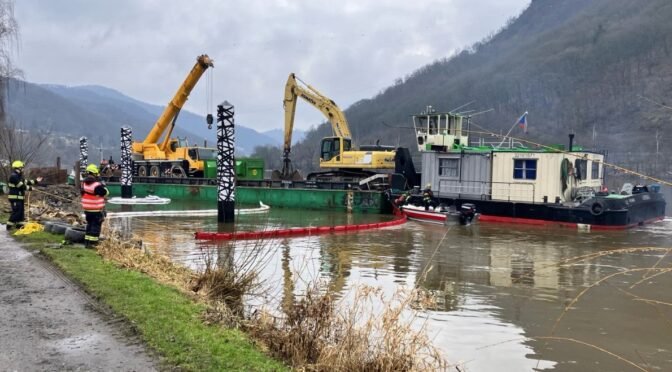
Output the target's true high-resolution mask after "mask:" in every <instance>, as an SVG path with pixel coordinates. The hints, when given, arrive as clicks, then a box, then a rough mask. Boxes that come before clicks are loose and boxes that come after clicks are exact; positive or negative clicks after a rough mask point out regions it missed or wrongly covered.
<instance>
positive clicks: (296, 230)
mask: <svg viewBox="0 0 672 372" xmlns="http://www.w3.org/2000/svg"><path fill="white" fill-rule="evenodd" d="M395 215H397V216H398V218H397V219H395V220H392V221H385V222H376V223H363V224H359V225H338V226H311V227H291V228H288V229H278V230H261V231H236V232H232V233H216V232H203V231H199V232H196V233H194V237H195V238H196V239H200V240H248V239H278V238H285V237H290V236H291V237H296V236H309V235H318V234H330V233H335V232H356V231H362V230H372V229H380V228H383V227H390V226H396V225H401V224H403V223H404V222H406V215H398V214H397V213H395Z"/></svg>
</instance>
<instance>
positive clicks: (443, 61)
mask: <svg viewBox="0 0 672 372" xmlns="http://www.w3.org/2000/svg"><path fill="white" fill-rule="evenodd" d="M670 19H672V1H670V0H645V1H632V0H534V1H532V3H531V4H530V5H529V7H528V8H527V9H526V10H525V11H524V12H523V13H522V14H520V15H519V16H518V17H517V18H515V19H512V21H510V22H509V23H508V24H507V25H506V26H505V27H504V28H502V30H500V31H499V32H498V33H496V34H494V35H493V36H492V37H490V38H488V39H486V40H484V41H482V42H480V43H477V44H475V45H473V46H471V47H469V48H466V49H465V50H464V51H462V52H461V53H458V54H457V55H455V56H452V57H450V58H445V56H436V61H435V62H434V63H432V64H430V65H427V66H425V67H423V68H421V69H419V70H417V71H415V72H413V73H411V74H410V75H408V76H406V77H403V78H400V79H399V81H398V83H397V84H396V85H394V86H390V87H388V88H387V89H385V90H384V91H383V92H381V93H380V94H379V95H378V96H376V97H374V98H372V99H365V100H362V101H359V102H357V103H356V104H354V105H352V106H351V107H349V108H348V109H347V110H346V111H345V113H346V116H347V118H348V121H349V123H350V126H351V129H352V132H353V138H354V140H355V141H356V142H357V143H358V144H368V143H373V142H375V141H376V140H377V139H380V140H381V143H386V144H394V145H397V144H399V142H400V143H401V145H405V146H409V147H411V148H412V147H414V146H413V144H414V142H413V135H412V132H411V131H410V130H408V129H391V128H390V126H386V125H384V124H383V123H388V124H389V125H397V126H398V125H406V126H409V125H410V124H411V122H410V117H409V116H410V115H412V114H414V113H418V112H420V111H421V110H422V109H423V108H424V107H425V106H427V105H432V106H434V108H436V109H437V110H450V109H453V108H456V107H458V106H460V105H462V104H465V103H467V102H470V101H475V103H474V104H472V105H471V106H469V109H475V110H477V111H480V110H486V109H491V108H492V109H494V110H493V111H491V112H489V113H487V114H483V115H479V116H477V117H475V118H474V121H475V122H476V123H477V124H479V125H481V126H483V127H485V128H488V129H490V130H492V131H494V132H500V131H503V132H506V131H507V130H508V129H509V128H510V127H511V125H512V124H513V123H515V121H516V119H517V118H518V117H519V116H520V115H521V114H522V113H523V112H525V111H529V116H528V122H529V132H528V134H526V135H523V134H522V133H520V132H515V133H514V135H518V136H523V137H525V138H529V139H532V140H538V141H541V142H543V143H566V142H567V134H568V133H569V132H574V133H576V135H577V140H578V143H579V144H581V145H583V146H584V147H586V148H598V149H606V150H608V151H609V152H610V154H611V156H612V159H614V158H617V159H619V160H622V156H619V155H622V154H626V153H628V152H632V154H630V156H629V158H630V159H633V158H636V157H637V156H639V155H642V156H646V157H651V156H653V155H654V154H655V151H656V138H657V139H658V143H659V144H660V149H659V152H660V154H659V157H660V158H662V159H665V158H666V157H669V155H670V154H671V153H672V151H671V150H670V149H669V146H663V144H668V143H669V142H670V140H671V139H672V134H670V132H672V120H671V118H672V111H671V110H670V109H666V108H664V107H662V106H660V105H656V104H654V103H652V102H651V101H649V100H647V99H644V98H642V97H646V98H649V99H651V100H654V101H659V102H660V101H662V102H665V101H667V100H670V99H672V58H671V53H672V22H670ZM449 32H450V30H449V29H446V33H449ZM337 78H338V77H337V76H335V77H334V79H337ZM322 88H323V89H324V91H325V92H328V91H329V88H328V86H324V87H322ZM656 129H658V132H656ZM330 132H331V129H330V127H329V126H328V125H326V124H323V125H321V126H319V127H318V128H317V130H315V131H312V132H310V133H308V134H307V136H306V139H305V140H304V141H303V142H302V143H301V144H300V145H299V146H295V148H294V150H293V158H294V163H295V165H296V166H298V167H300V168H302V169H306V168H310V167H315V164H316V162H317V158H318V153H317V150H318V144H319V140H320V139H321V138H322V137H324V136H327V135H329V134H330ZM656 133H658V136H657V137H656Z"/></svg>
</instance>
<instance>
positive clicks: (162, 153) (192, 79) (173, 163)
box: [133, 54, 217, 177]
mask: <svg viewBox="0 0 672 372" xmlns="http://www.w3.org/2000/svg"><path fill="white" fill-rule="evenodd" d="M209 67H214V64H213V60H212V59H210V57H208V55H207V54H203V55H200V56H198V57H197V58H196V64H195V65H194V67H193V68H192V69H191V72H189V75H187V78H186V79H185V80H184V82H183V83H182V85H180V88H179V89H178V90H177V93H175V96H174V97H173V99H172V100H171V101H170V102H169V103H168V105H167V106H166V108H165V110H163V113H161V116H160V117H159V119H158V120H157V121H156V123H154V127H152V130H151V131H150V132H149V134H148V135H147V137H145V139H144V140H143V141H142V142H133V162H134V167H135V173H136V175H137V176H139V177H166V176H168V177H203V171H204V168H205V161H206V160H214V159H216V157H217V151H216V149H212V148H205V147H198V146H191V147H190V146H189V144H188V143H186V141H185V140H182V139H175V138H170V135H171V134H172V132H173V129H174V128H175V122H176V121H177V116H178V115H179V113H180V110H181V109H182V106H184V103H185V102H186V101H187V98H188V97H189V94H190V93H191V91H192V90H193V89H194V87H195V86H196V83H197V82H198V80H199V79H200V78H201V76H202V75H203V73H204V72H205V70H207V69H208V68H209ZM208 124H212V116H210V115H208ZM164 132H165V135H164ZM162 135H164V138H163V140H161V141H160V139H161V136H162Z"/></svg>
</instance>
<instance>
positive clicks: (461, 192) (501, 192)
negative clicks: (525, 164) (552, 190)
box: [435, 180, 536, 202]
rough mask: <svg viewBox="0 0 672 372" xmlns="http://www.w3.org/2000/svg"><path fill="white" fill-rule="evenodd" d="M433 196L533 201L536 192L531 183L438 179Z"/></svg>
mask: <svg viewBox="0 0 672 372" xmlns="http://www.w3.org/2000/svg"><path fill="white" fill-rule="evenodd" d="M435 196H437V197H440V196H443V197H457V198H462V197H466V196H470V197H474V196H476V197H479V198H480V199H481V200H507V201H528V202H535V196H536V194H535V188H534V184H533V183H520V182H488V181H453V180H439V189H438V192H437V193H436V195H435Z"/></svg>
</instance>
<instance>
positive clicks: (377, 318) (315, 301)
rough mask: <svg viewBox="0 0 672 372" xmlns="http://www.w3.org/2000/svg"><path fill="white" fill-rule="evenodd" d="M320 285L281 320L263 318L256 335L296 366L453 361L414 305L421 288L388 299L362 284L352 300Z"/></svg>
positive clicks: (425, 367) (411, 365) (422, 366)
mask: <svg viewBox="0 0 672 372" xmlns="http://www.w3.org/2000/svg"><path fill="white" fill-rule="evenodd" d="M327 287H328V286H326V285H320V284H317V283H316V282H314V283H312V284H310V285H309V286H308V289H307V290H306V292H305V295H304V296H303V297H302V298H301V299H299V300H298V301H295V303H293V304H292V305H291V306H290V307H289V308H287V307H285V310H284V314H283V316H281V317H274V316H272V315H271V314H270V313H269V312H267V311H262V312H260V313H258V314H257V316H256V317H255V321H254V322H253V323H252V324H251V328H250V333H251V334H252V335H253V336H255V338H257V339H261V340H264V343H265V346H266V347H267V348H268V349H269V350H270V351H271V352H272V353H273V354H275V355H277V356H279V357H281V358H283V359H285V360H287V361H288V362H289V363H290V364H291V365H292V366H293V367H294V368H297V369H300V370H310V371H429V370H441V369H447V368H448V363H447V362H446V361H445V360H444V359H443V357H442V355H441V353H440V352H439V351H438V350H437V349H436V348H435V347H434V346H433V345H432V343H431V340H430V339H429V338H428V336H427V334H426V330H425V328H424V324H423V325H418V324H416V320H418V319H419V318H418V314H417V313H416V312H414V311H412V310H411V304H412V303H417V302H418V299H419V298H425V299H426V298H427V295H426V294H422V295H419V293H418V290H404V289H400V290H397V291H396V292H395V293H394V294H393V295H392V296H389V297H388V296H385V295H384V293H383V291H382V290H381V289H380V288H374V287H369V286H358V287H356V288H355V289H354V290H353V291H354V296H353V298H352V299H342V300H340V301H337V300H336V299H335V294H334V293H333V292H331V291H329V290H324V288H327Z"/></svg>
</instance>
